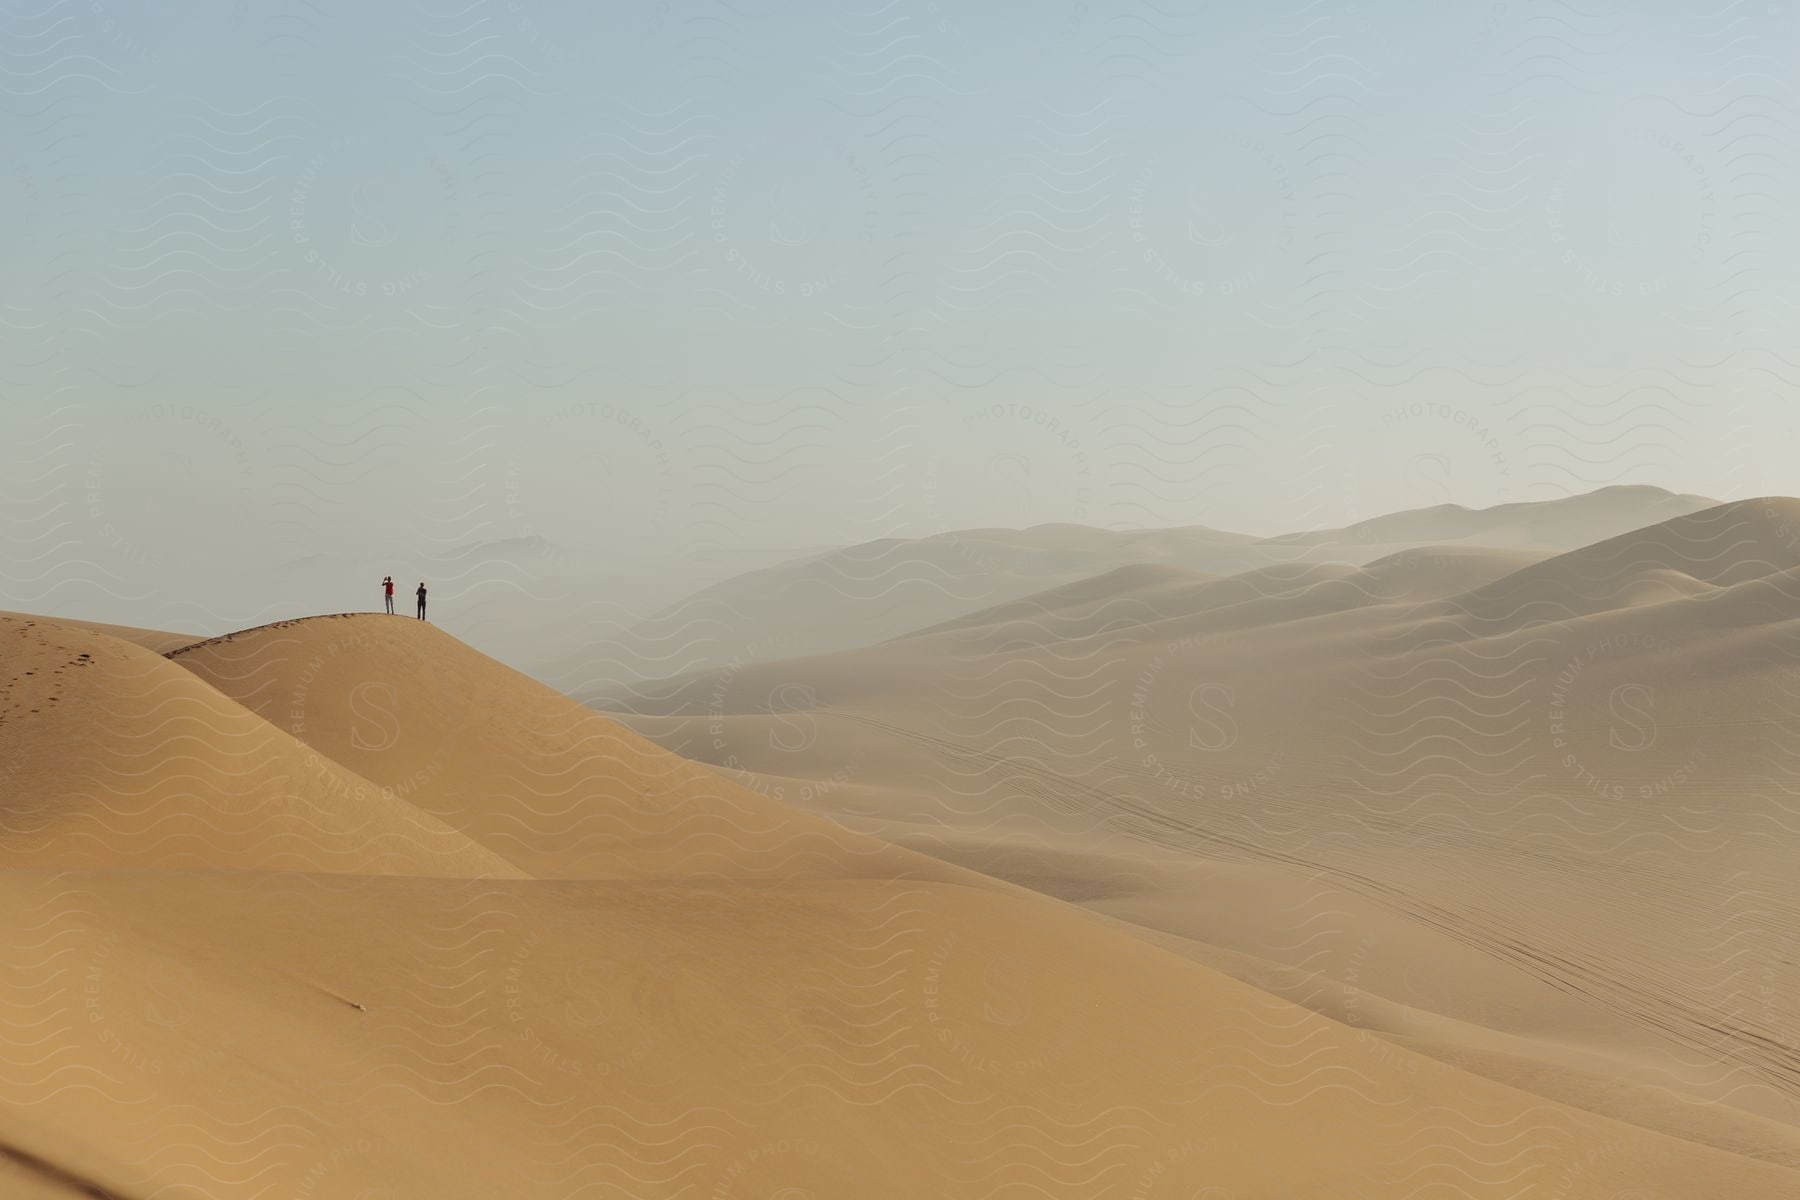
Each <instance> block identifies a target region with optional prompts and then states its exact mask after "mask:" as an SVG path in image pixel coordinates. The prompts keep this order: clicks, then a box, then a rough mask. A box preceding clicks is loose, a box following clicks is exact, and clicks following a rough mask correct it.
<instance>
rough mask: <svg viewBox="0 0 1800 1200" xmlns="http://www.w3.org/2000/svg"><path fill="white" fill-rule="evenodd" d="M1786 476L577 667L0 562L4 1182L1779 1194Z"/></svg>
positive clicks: (847, 1192)
mask: <svg viewBox="0 0 1800 1200" xmlns="http://www.w3.org/2000/svg"><path fill="white" fill-rule="evenodd" d="M1509 519H1510V518H1509ZM1531 519H1536V518H1531ZM1428 524H1429V523H1428ZM1790 524H1791V525H1793V526H1794V527H1800V504H1796V503H1795V502H1791V501H1768V502H1754V503H1750V504H1746V505H1735V506H1727V507H1725V508H1715V509H1703V510H1701V511H1699V512H1697V513H1690V514H1686V515H1678V516H1676V517H1675V518H1674V519H1672V520H1667V521H1664V522H1661V523H1655V524H1653V525H1652V527H1650V528H1648V529H1645V530H1643V531H1641V532H1632V533H1625V534H1623V536H1618V537H1614V538H1613V539H1612V540H1610V541H1602V542H1600V543H1599V544H1598V545H1592V546H1584V547H1581V548H1575V549H1572V550H1569V551H1567V552H1562V553H1561V556H1560V557H1557V556H1556V554H1557V553H1558V552H1556V551H1552V550H1549V549H1547V548H1545V547H1544V546H1542V545H1541V544H1537V543H1533V544H1521V541H1520V540H1519V539H1512V540H1509V539H1508V538H1507V537H1505V536H1500V535H1496V536H1493V537H1492V538H1491V539H1490V541H1488V542H1481V541H1480V540H1479V539H1473V538H1468V537H1464V538H1450V539H1447V540H1448V541H1449V542H1451V543H1453V544H1450V545H1447V546H1445V547H1443V548H1439V549H1433V548H1431V547H1430V546H1428V545H1404V544H1390V543H1388V542H1385V541H1384V542H1383V543H1382V551H1383V552H1382V553H1379V554H1367V555H1362V556H1360V557H1361V559H1362V561H1360V562H1357V563H1351V564H1346V563H1343V562H1330V561H1323V560H1321V561H1312V560H1311V559H1309V558H1301V559H1298V560H1296V561H1293V562H1287V563H1271V562H1262V563H1260V564H1257V565H1254V566H1251V567H1249V568H1246V569H1245V570H1242V571H1229V570H1225V571H1221V570H1218V569H1215V568H1216V565H1217V564H1216V563H1215V564H1212V565H1198V566H1195V565H1188V564H1184V563H1178V562H1170V561H1164V560H1160V559H1152V560H1150V561H1149V562H1148V563H1147V564H1145V563H1113V564H1111V565H1109V566H1107V568H1106V569H1105V570H1103V571H1099V572H1095V573H1094V574H1093V575H1091V576H1088V577H1086V578H1084V579H1080V580H1062V581H1060V582H1058V583H1056V584H1055V585H1054V587H1053V588H1052V589H1051V590H1048V591H1044V592H1042V593H1041V594H1040V595H1037V596H1033V597H1009V598H1007V599H1006V600H1004V601H1002V602H1001V607H998V608H993V609H991V610H990V611H988V612H987V613H985V614H982V613H971V612H968V611H960V612H957V611H941V612H934V613H931V614H929V616H930V617H931V618H932V619H929V620H925V621H921V622H920V627H921V628H920V632H918V633H917V634H916V635H914V636H910V637H902V638H900V639H899V640H896V641H891V642H887V643H885V644H876V645H864V646H861V647H858V648H856V649H853V650H846V651H841V652H838V653H833V654H827V655H823V656H817V657H813V658H807V659H800V660H793V661H784V662H778V663H765V664H759V665H752V664H746V665H742V666H737V667H731V668H728V669H726V670H725V671H724V672H712V673H709V674H703V675H698V676H690V677H687V678H684V679H681V680H676V681H672V682H670V683H668V684H665V685H657V686H656V687H654V688H651V689H647V690H640V691H637V692H634V693H633V697H634V699H635V700H636V702H637V703H636V709H637V711H635V712H622V713H620V714H617V715H607V714H605V713H602V712H598V711H596V710H595V709H593V708H591V707H585V706H583V705H581V704H578V703H576V702H575V701H573V700H571V699H569V698H567V697H565V696H563V695H560V694H558V693H557V692H555V691H553V690H552V689H550V688H548V687H546V686H543V685H542V684H539V683H537V682H534V681H533V680H531V679H529V678H527V677H525V676H523V675H521V674H519V673H517V672H515V671H513V670H511V669H509V668H507V667H504V666H502V665H500V664H499V663H497V662H494V661H493V660H491V659H488V658H486V657H484V656H483V655H481V654H479V653H477V652H476V651H475V650H473V649H471V648H470V647H469V646H467V645H465V644H463V643H461V642H459V641H458V640H456V639H454V638H452V637H450V636H448V635H447V634H445V633H443V632H441V631H439V630H438V629H436V628H435V627H433V626H432V625H429V624H425V623H422V622H417V621H414V620H411V619H409V618H397V617H387V616H383V615H376V614H359V615H339V616H333V617H316V618H308V619H299V620H292V621H283V622H279V623H277V624H274V625H269V626H263V627H260V628H255V629H248V630H243V631H240V632H236V633H232V634H228V635H226V636H223V637H216V638H210V639H205V640H199V639H197V638H195V637H193V636H184V635H180V634H162V633H159V632H157V631H147V630H136V629H128V628H123V627H104V626H96V625H93V624H87V623H78V622H64V621H58V620H55V619H53V618H48V617H41V616H28V615H4V616H0V648H3V649H0V654H3V658H0V662H3V664H4V669H3V670H0V805H3V811H4V814H5V820H4V823H3V824H0V891H3V892H4V899H3V902H4V904H5V909H6V911H7V912H8V913H10V914H11V915H12V919H11V920H10V921H8V922H7V924H6V927H5V932H4V934H3V935H0V937H3V938H4V941H5V946H6V952H5V954H4V958H3V960H0V961H3V963H4V969H3V971H0V981H3V982H0V1026H3V1027H4V1031H5V1051H4V1061H5V1068H4V1070H0V1195H4V1196H8V1197H11V1196H22V1197H34V1198H35V1197H64V1196H68V1197H76V1196H113V1197H121V1198H130V1200H138V1198H148V1197H152V1196H155V1197H163V1196H168V1197H178V1196H182V1197H185V1196H193V1197H202V1196H204V1197H217V1198H222V1200H223V1198H237V1197H244V1198H251V1197H256V1198H265V1197H300V1198H337V1197H346V1198H351V1200H377V1198H384V1197H401V1196H431V1197H470V1198H475V1197H480V1198H483V1200H488V1198H492V1197H498V1196H506V1197H547V1198H557V1200H561V1198H564V1197H577V1196H629V1197H643V1198H660V1197H692V1198H695V1200H699V1198H708V1200H714V1198H726V1197H758V1198H762V1200H774V1198H780V1200H802V1198H803V1197H819V1198H823V1197H839V1196H870V1197H895V1198H906V1200H914V1198H919V1197H997V1198H998V1197H1026V1196H1051V1197H1071V1198H1073V1197H1082V1198H1088V1197H1108V1198H1115V1197H1116V1198H1118V1200H1139V1198H1147V1197H1164V1196H1168V1197H1177V1196H1178V1197H1183V1198H1192V1197H1196V1196H1204V1197H1207V1200H1239V1198H1253V1197H1255V1198H1275V1197H1279V1198H1282V1200H1311V1198H1318V1200H1325V1198H1330V1200H1344V1198H1346V1197H1357V1198H1367V1200H1374V1198H1386V1197H1421V1198H1423V1197H1438V1196H1442V1197H1482V1198H1486V1197H1494V1198H1500V1197H1507V1198H1518V1197H1531V1198H1536V1197H1545V1198H1563V1197H1570V1198H1574V1197H1591V1198H1595V1200H1618V1198H1620V1197H1634V1198H1637V1200H1668V1198H1690V1197H1691V1198H1695V1200H1699V1198H1702V1197H1705V1198H1709V1200H1710V1198H1712V1197H1721V1196H1731V1197H1745V1198H1751V1200H1755V1198H1765V1197H1766V1198H1769V1200H1774V1198H1777V1197H1790V1196H1793V1195H1795V1194H1800V1138H1797V1137H1796V1134H1795V1131H1794V1127H1793V1122H1794V1119H1795V1112H1794V1110H1793V1107H1792V1105H1791V1098H1792V1096H1793V1095H1794V1092H1793V1087H1794V1084H1793V1080H1792V1076H1793V1052H1792V1051H1791V1049H1789V1047H1791V1046H1793V1045H1794V1036H1795V1024H1794V1014H1795V1011H1796V1004H1797V1003H1800V1001H1796V999H1795V997H1796V995H1800V992H1797V991H1796V988H1797V987H1800V980H1796V979H1795V978H1794V972H1793V970H1792V968H1791V967H1790V966H1789V965H1788V959H1789V958H1790V957H1791V955H1790V954H1789V950H1788V946H1789V940H1790V939H1789V934H1790V932H1791V931H1792V930H1793V929H1794V928H1795V924H1794V917H1795V912H1796V904H1795V901H1796V896H1795V891H1794V889H1793V888H1792V887H1791V886H1789V884H1788V881H1787V878H1786V876H1785V875H1784V868H1786V867H1787V866H1788V864H1789V863H1790V862H1791V859H1792V855H1791V853H1790V852H1789V842H1790V841H1791V837H1792V834H1791V831H1790V828H1789V826H1790V822H1789V820H1788V818H1787V813H1788V811H1789V809H1790V808H1791V807H1792V805H1793V799H1792V796H1791V794H1790V792H1789V791H1788V789H1785V788H1783V787H1782V786H1781V782H1782V780H1783V779H1784V778H1787V775H1786V774H1785V773H1784V772H1785V771H1786V756H1787V754H1788V750H1787V743H1788V742H1789V741H1791V739H1788V738H1785V737H1784V736H1783V730H1784V728H1785V724H1786V722H1787V721H1788V720H1789V719H1790V718H1789V715H1788V713H1789V709H1788V708H1787V707H1785V703H1786V702H1785V696H1786V692H1785V691H1784V690H1783V684H1782V674H1783V668H1784V666H1785V654H1784V651H1785V649H1786V646H1787V645H1788V643H1787V642H1786V641H1785V640H1784V639H1786V638H1787V637H1789V636H1790V635H1791V633H1792V631H1793V630H1794V629H1795V628H1800V627H1797V626H1795V625H1794V623H1793V617H1792V616H1791V615H1790V614H1791V613H1793V612H1794V609H1795V606H1794V603H1793V601H1794V599H1795V597H1794V595H1793V592H1794V588H1793V586H1792V584H1791V579H1792V578H1793V577H1795V576H1800V552H1796V551H1795V549H1794V548H1793V545H1792V544H1791V540H1790V538H1789V535H1788V532H1787V531H1788V529H1789V528H1790ZM1411 532H1414V533H1416V532H1418V531H1417V530H1413V531H1411ZM1488 532H1489V533H1492V532H1493V530H1492V529H1491V528H1490V529H1489V530H1488ZM925 626H932V628H924V627H925ZM1565 674H1566V675H1567V677H1568V678H1567V681H1566V682H1559V680H1562V679H1563V677H1564V675H1565ZM1618 688H1625V689H1626V690H1625V691H1623V692H1618V691H1616V689H1618ZM1595 695H1598V696H1600V698H1601V699H1600V702H1599V707H1598V708H1596V707H1595V702H1594V700H1593V697H1594V696H1595ZM1609 698H1610V699H1621V702H1622V703H1623V704H1624V705H1625V708H1624V709H1622V710H1620V711H1621V712H1622V713H1624V714H1625V715H1624V716H1618V715H1617V714H1614V713H1613V710H1611V709H1609V708H1608V707H1607V700H1608V699H1609ZM1646 714H1649V716H1651V717H1653V718H1654V720H1655V722H1656V729H1657V730H1658V731H1659V732H1658V733H1657V735H1656V736H1654V737H1650V736H1648V735H1647V734H1646V733H1645V731H1644V729H1643V728H1642V727H1641V722H1642V721H1643V720H1644V719H1645V717H1646ZM1626 717H1630V718H1633V719H1636V720H1638V721H1639V722H1640V726H1637V727H1634V728H1636V730H1637V733H1638V735H1639V737H1638V738H1637V740H1635V741H1634V740H1631V739H1630V738H1629V737H1628V736H1627V735H1628V734H1629V732H1630V731H1629V730H1627V729H1626V726H1625V723H1624V722H1625V718H1626ZM1609 721H1610V722H1611V723H1610V724H1609V723H1608V722H1609ZM627 722H629V723H630V724H632V725H636V726H638V727H639V731H634V730H633V729H630V728H628V727H627ZM646 734H648V735H652V736H653V737H654V739H655V740H651V736H645V735H646ZM1646 739H1647V740H1646ZM659 742H660V743H662V744H658V743H659ZM1640 743H1641V744H1640ZM1633 747H1636V748H1635V749H1634V748H1633ZM677 751H679V752H680V753H677ZM695 760H698V761H695ZM1596 781H1597V782H1596ZM1787 874H1791V871H1788V872H1787Z"/></svg>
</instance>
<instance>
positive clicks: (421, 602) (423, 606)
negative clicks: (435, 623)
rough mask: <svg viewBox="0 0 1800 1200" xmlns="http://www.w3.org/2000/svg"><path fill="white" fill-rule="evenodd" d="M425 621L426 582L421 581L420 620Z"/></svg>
mask: <svg viewBox="0 0 1800 1200" xmlns="http://www.w3.org/2000/svg"><path fill="white" fill-rule="evenodd" d="M424 619H425V581H424V580H423V579H421V580H419V620H421V621H423V620H424Z"/></svg>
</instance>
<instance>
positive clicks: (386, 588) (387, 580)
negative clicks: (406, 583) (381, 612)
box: [381, 575, 394, 617]
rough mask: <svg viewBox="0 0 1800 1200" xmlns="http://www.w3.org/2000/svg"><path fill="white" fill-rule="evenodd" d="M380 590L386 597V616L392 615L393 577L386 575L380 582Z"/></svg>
mask: <svg viewBox="0 0 1800 1200" xmlns="http://www.w3.org/2000/svg"><path fill="white" fill-rule="evenodd" d="M381 590H382V592H383V593H385V594H386V596H387V610H388V616H390V617H391V616H393V615H394V577H393V576H392V575H386V576H383V577H382V580H381Z"/></svg>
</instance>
